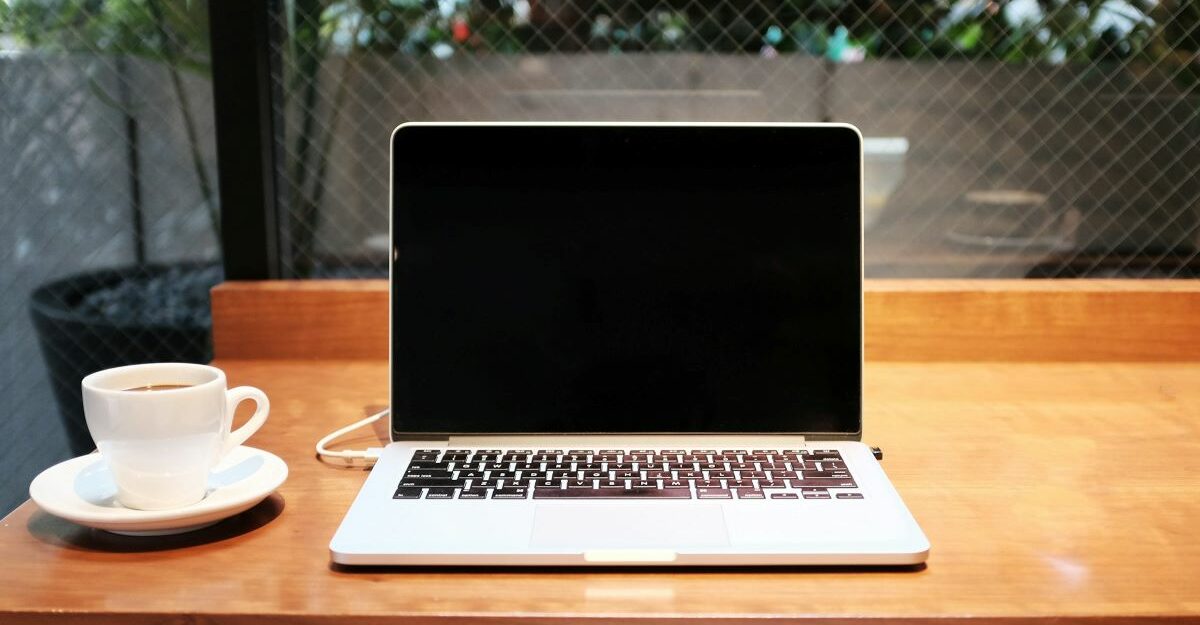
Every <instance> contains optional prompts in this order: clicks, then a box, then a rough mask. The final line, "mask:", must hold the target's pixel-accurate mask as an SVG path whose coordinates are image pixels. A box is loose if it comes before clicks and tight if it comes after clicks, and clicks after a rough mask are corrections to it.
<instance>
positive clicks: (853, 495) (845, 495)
mask: <svg viewBox="0 0 1200 625" xmlns="http://www.w3.org/2000/svg"><path fill="white" fill-rule="evenodd" d="M837 498H838V499H862V498H863V495H862V493H838V494H837Z"/></svg>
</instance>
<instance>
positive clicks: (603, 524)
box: [529, 502, 729, 550]
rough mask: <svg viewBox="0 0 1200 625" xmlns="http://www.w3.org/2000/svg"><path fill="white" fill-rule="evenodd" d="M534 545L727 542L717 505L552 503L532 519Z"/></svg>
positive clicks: (718, 544)
mask: <svg viewBox="0 0 1200 625" xmlns="http://www.w3.org/2000/svg"><path fill="white" fill-rule="evenodd" d="M529 544H530V546H532V547H548V548H567V549H574V550H577V549H595V548H603V549H608V548H613V549H669V548H675V547H724V546H728V545H729V535H728V533H727V532H726V530H725V515H724V514H722V512H721V506H720V504H670V503H665V502H664V503H654V504H646V503H621V504H615V503H614V504H602V503H596V504H551V505H539V506H537V510H536V511H535V512H534V517H533V536H532V537H530V540H529Z"/></svg>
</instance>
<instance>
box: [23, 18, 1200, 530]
mask: <svg viewBox="0 0 1200 625" xmlns="http://www.w3.org/2000/svg"><path fill="white" fill-rule="evenodd" d="M272 6H273V7H274V8H273V15H274V18H275V19H276V22H277V23H276V24H275V27H276V28H275V30H276V31H277V33H278V37H277V38H276V40H275V41H273V42H272V46H273V48H274V52H275V56H276V58H277V61H278V62H277V63H276V64H275V65H274V66H273V68H272V69H273V75H274V81H275V82H276V87H277V91H278V93H280V94H282V96H283V97H282V98H279V99H278V100H277V106H278V110H277V111H276V112H277V117H278V119H279V120H280V121H281V128H279V129H278V132H279V135H278V137H277V142H278V145H280V146H282V148H283V149H282V151H281V153H280V155H279V159H278V161H277V173H278V178H279V181H280V183H281V184H280V185H279V188H280V190H281V197H280V201H281V203H282V205H283V208H284V209H285V211H284V212H285V215H286V219H285V223H284V225H283V232H282V235H283V236H282V237H281V238H282V239H283V241H284V245H283V256H284V257H283V259H282V260H283V265H284V267H285V268H286V271H287V273H288V274H289V275H291V276H294V277H340V276H348V277H368V276H383V275H385V274H386V267H387V264H386V261H387V231H386V229H387V223H388V219H387V204H388V202H387V178H388V165H387V162H388V153H387V139H388V136H389V134H390V132H391V130H392V128H394V127H395V126H396V125H397V124H399V123H401V122H404V121H408V120H516V121H522V120H557V121H572V120H627V121H657V120H661V121H766V122H783V121H786V122H793V121H844V122H850V123H853V124H855V125H857V126H859V127H860V128H861V129H862V130H863V133H864V134H865V135H866V136H867V138H868V141H867V145H866V148H867V149H866V187H867V195H866V215H865V222H866V262H867V275H868V276H871V277H1110V276H1120V277H1129V278H1151V277H1166V278H1185V277H1195V276H1196V275H1197V267H1198V266H1200V258H1198V249H1200V234H1198V232H1200V176H1197V174H1198V173H1200V147H1198V146H1197V142H1200V93H1197V84H1198V82H1200V60H1198V52H1197V51H1198V50H1200V26H1198V23H1200V4H1197V3H1195V2H1191V1H1187V0H1087V1H1084V0H990V1H989V0H923V1H917V0H908V1H901V0H869V1H868V0H809V1H799V0H755V1H739V2H735V1H732V0H690V1H685V0H637V1H633V0H625V1H618V0H611V1H583V0H577V1H571V0H436V1H435V0H338V1H331V0H279V1H277V2H275V3H274V4H273V5H272ZM207 10H208V7H207V5H206V3H205V2H202V1H195V0H128V1H122V2H116V1H115V0H0V189H3V190H4V199H3V206H0V267H3V269H2V270H0V289H2V290H3V291H4V292H5V293H6V294H8V297H6V298H2V299H0V328H3V332H0V350H2V353H3V360H0V396H2V397H3V400H0V401H2V402H3V404H0V405H2V407H3V409H4V411H5V414H6V415H9V418H7V419H5V420H4V421H0V458H3V465H4V466H3V468H4V469H5V470H3V471H0V474H2V475H0V510H2V509H7V508H9V507H11V506H12V505H15V504H16V503H17V502H19V501H20V500H21V499H23V498H24V491H25V487H26V485H27V484H28V481H29V479H30V478H31V477H32V475H33V473H35V472H36V471H37V470H38V469H40V468H42V467H45V466H47V465H48V464H50V462H51V461H53V460H55V459H59V458H63V457H66V456H67V455H68V454H70V453H80V452H81V451H84V450H86V449H90V441H89V440H88V439H87V438H86V433H85V432H84V431H83V430H82V429H81V425H80V419H81V411H80V407H79V399H78V384H79V379H80V378H81V377H82V375H83V374H84V373H87V372H90V371H93V370H96V369H100V368H104V367H109V366H115V365H119V364H125V363H133V362H144V361H152V360H195V361H206V360H207V359H208V358H209V357H210V354H211V351H210V347H209V338H208V337H209V327H210V320H209V319H208V301H207V290H208V288H209V286H211V285H212V284H215V283H216V282H218V281H219V280H220V279H221V269H220V267H219V265H218V263H217V259H219V257H220V250H219V241H220V237H219V236H218V234H219V218H218V217H219V207H218V205H217V181H216V177H215V163H214V159H215V157H214V153H215V146H214V139H213V137H214V134H215V133H214V128H213V113H212V90H211V83H210V80H209V77H208V74H209V61H208V59H209V55H208V32H207V20H206V15H207ZM506 148H507V146H504V145H475V144H465V145H463V146H461V158H462V159H464V161H465V160H467V159H471V160H472V161H478V160H480V159H482V160H498V161H499V160H504V159H506V158H509V156H508V150H507V149H506ZM415 157H417V158H419V157H420V155H415ZM570 157H571V155H570V154H546V155H545V158H546V159H560V158H570ZM670 157H671V155H670V154H664V155H663V158H670ZM537 175H538V167H537V163H530V168H529V177H530V184H537ZM31 312H32V314H31ZM56 412H61V413H62V415H63V418H64V419H65V420H66V421H68V422H70V423H73V424H74V425H73V426H72V428H71V429H70V430H69V431H71V432H73V434H72V436H71V437H69V438H68V437H64V435H63V434H62V432H63V428H62V426H61V425H59V417H58V416H56V415H55V413H56Z"/></svg>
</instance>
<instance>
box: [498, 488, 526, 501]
mask: <svg viewBox="0 0 1200 625" xmlns="http://www.w3.org/2000/svg"><path fill="white" fill-rule="evenodd" d="M528 494H529V489H528V488H525V487H519V488H497V489H496V490H494V491H492V499H525V498H526V496H527V495H528Z"/></svg>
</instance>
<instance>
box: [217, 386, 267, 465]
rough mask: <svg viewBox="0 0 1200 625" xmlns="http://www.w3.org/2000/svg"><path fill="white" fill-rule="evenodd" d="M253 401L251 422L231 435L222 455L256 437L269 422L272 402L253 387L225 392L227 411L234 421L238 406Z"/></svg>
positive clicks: (226, 440) (227, 439)
mask: <svg viewBox="0 0 1200 625" xmlns="http://www.w3.org/2000/svg"><path fill="white" fill-rule="evenodd" d="M247 399H253V400H254V405H255V410H254V414H253V415H252V416H251V417H250V420H248V421H246V423H245V424H244V425H242V427H240V428H238V429H236V430H234V431H232V432H230V433H229V436H228V437H227V438H226V439H225V447H224V449H222V450H221V455H222V456H223V455H225V454H227V453H229V451H230V450H231V449H233V448H234V447H237V446H238V445H241V444H242V443H244V442H246V439H248V438H250V437H251V436H253V435H254V433H255V432H257V431H258V428H261V427H262V426H263V424H264V423H266V422H267V413H268V412H270V411H271V402H270V401H269V400H268V399H267V394H266V393H264V392H262V391H260V390H258V389H256V388H254V387H253V386H239V387H237V388H231V389H229V390H228V391H226V392H225V402H226V409H227V410H228V411H229V412H228V413H226V414H228V415H229V419H230V421H232V420H233V413H234V411H235V410H236V409H237V407H238V404H240V403H242V402H243V401H246V400H247Z"/></svg>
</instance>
